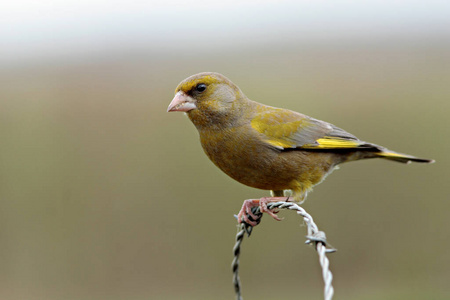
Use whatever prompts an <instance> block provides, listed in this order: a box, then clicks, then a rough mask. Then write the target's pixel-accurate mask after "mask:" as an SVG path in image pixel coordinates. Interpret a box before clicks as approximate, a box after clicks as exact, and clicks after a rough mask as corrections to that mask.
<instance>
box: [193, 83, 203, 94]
mask: <svg viewBox="0 0 450 300" xmlns="http://www.w3.org/2000/svg"><path fill="white" fill-rule="evenodd" d="M195 90H196V91H197V92H200V93H202V92H204V91H205V90H206V84H204V83H199V84H197V86H196V87H195Z"/></svg>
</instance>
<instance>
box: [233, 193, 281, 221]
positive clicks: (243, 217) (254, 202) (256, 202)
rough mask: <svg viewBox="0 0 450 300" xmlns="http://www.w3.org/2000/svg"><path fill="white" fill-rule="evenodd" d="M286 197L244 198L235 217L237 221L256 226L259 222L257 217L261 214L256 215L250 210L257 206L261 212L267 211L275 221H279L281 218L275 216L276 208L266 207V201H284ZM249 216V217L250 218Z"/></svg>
mask: <svg viewBox="0 0 450 300" xmlns="http://www.w3.org/2000/svg"><path fill="white" fill-rule="evenodd" d="M285 200H286V197H263V198H261V199H248V200H245V201H244V203H243V204H242V208H241V210H240V211H239V214H238V215H237V219H238V222H239V223H242V222H245V223H247V224H249V225H251V226H256V225H258V224H259V218H261V216H257V215H255V214H254V213H253V212H252V208H253V207H258V206H259V210H260V211H261V213H267V214H268V215H270V216H271V217H272V218H274V219H275V220H277V221H281V219H280V218H279V217H278V216H277V213H278V212H279V211H278V210H276V209H269V208H268V207H267V203H269V202H277V201H285ZM250 218H251V219H250Z"/></svg>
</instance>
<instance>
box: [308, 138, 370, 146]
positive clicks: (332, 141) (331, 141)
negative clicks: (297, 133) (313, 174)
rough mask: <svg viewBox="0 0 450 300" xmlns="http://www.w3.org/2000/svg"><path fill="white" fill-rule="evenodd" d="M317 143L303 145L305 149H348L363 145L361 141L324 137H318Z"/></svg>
mask: <svg viewBox="0 0 450 300" xmlns="http://www.w3.org/2000/svg"><path fill="white" fill-rule="evenodd" d="M316 142H317V144H308V145H303V146H302V148H304V149H348V148H356V147H358V146H360V145H361V141H358V140H347V139H340V138H332V137H324V138H320V139H317V141H316Z"/></svg>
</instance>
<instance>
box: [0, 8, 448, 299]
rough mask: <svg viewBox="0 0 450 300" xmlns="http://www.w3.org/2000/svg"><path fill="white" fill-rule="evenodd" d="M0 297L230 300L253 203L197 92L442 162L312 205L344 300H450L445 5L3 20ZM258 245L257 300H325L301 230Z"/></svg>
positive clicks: (357, 182)
mask: <svg viewBox="0 0 450 300" xmlns="http://www.w3.org/2000/svg"><path fill="white" fill-rule="evenodd" d="M0 6H1V7H0V40H1V41H0V43H1V44H0V137H1V141H2V143H1V146H0V298H1V299H51V300H52V299H68V300H72V299H87V300H90V299H112V300H115V299H137V300H139V299H233V298H234V292H233V288H232V284H231V270H230V264H231V261H232V251H231V250H232V247H233V245H234V238H235V234H236V221H235V219H234V218H233V214H235V213H237V212H238V211H239V209H240V207H241V204H242V201H243V200H244V199H248V198H257V197H262V196H265V195H267V192H266V191H260V190H255V189H252V188H249V187H246V186H243V185H241V184H239V183H237V182H234V181H233V180H232V179H230V178H228V177H227V176H226V175H225V174H223V173H222V172H221V171H220V170H218V169H217V168H216V167H215V166H214V165H213V164H212V163H211V162H210V161H209V160H208V159H207V157H206V156H205V155H204V154H203V151H202V149H201V147H200V144H199V142H198V135H197V132H196V130H195V128H194V126H193V125H192V124H191V123H190V122H189V120H188V119H187V118H186V117H185V116H183V115H182V114H176V113H170V114H168V113H166V109H167V106H168V104H169V102H170V101H171V99H172V97H173V91H174V89H175V87H176V86H177V85H178V83H179V82H180V81H181V80H182V79H184V78H185V77H187V76H189V75H192V74H195V73H198V72H201V71H215V72H220V73H223V74H224V75H226V76H228V77H229V78H230V79H231V80H232V81H234V82H235V83H236V84H237V85H239V86H240V88H241V89H242V90H243V91H244V93H245V94H246V95H247V96H248V97H249V98H251V99H253V100H256V101H259V102H262V103H265V104H268V105H273V106H279V107H285V108H289V109H292V110H296V111H299V112H302V113H304V114H308V115H310V116H313V117H315V118H318V119H322V120H326V121H328V122H331V123H334V124H335V125H337V126H339V127H342V128H344V129H346V130H348V131H349V132H351V133H353V134H355V135H356V136H358V137H360V138H361V139H363V140H366V141H370V142H373V143H377V144H381V145H384V146H386V147H389V148H390V149H392V150H396V151H399V152H404V153H409V154H412V155H417V156H420V157H424V158H433V159H436V161H437V162H436V163H435V164H433V165H420V164H412V165H402V164H397V163H394V162H389V161H385V160H370V161H362V162H357V163H351V164H347V165H343V166H342V167H341V169H340V170H338V171H336V172H334V173H333V174H332V175H331V176H330V177H328V178H327V180H326V181H325V182H324V183H323V184H321V185H319V186H317V187H316V188H315V191H314V192H313V193H312V194H310V195H309V197H308V200H307V202H306V203H305V204H304V207H305V209H307V211H308V212H310V213H311V214H312V215H313V216H314V218H315V221H316V222H317V224H318V225H319V227H320V228H321V229H322V230H324V231H325V232H326V233H327V236H328V240H329V241H330V242H331V244H332V245H333V246H335V247H336V248H338V252H337V253H335V254H332V255H330V256H329V257H330V260H331V270H332V272H333V274H334V286H335V290H336V296H335V299H449V298H450V287H449V285H448V282H449V278H450V271H449V268H450V255H449V254H448V249H449V248H450V233H449V229H450V226H449V218H448V211H449V209H450V202H449V200H450V199H449V196H450V187H449V177H450V176H449V175H450V174H449V164H450V159H449V157H448V155H449V154H448V153H449V150H450V144H449V140H448V139H449V138H450V130H449V126H450V120H449V117H448V113H449V112H450V101H449V100H450V18H449V15H450V4H449V3H448V1H426V2H425V1H398V2H395V3H393V2H392V1H375V0H373V1H364V2H361V1H320V2H319V1H316V2H313V1H249V2H246V3H241V2H240V1H227V2H221V3H217V4H214V3H211V1H208V2H206V1H171V0H168V1H150V2H147V3H141V2H138V1H127V2H125V1H101V0H91V1H86V0H83V1H74V0H68V1H48V0H44V1H38V2H36V1H25V0H18V1H14V3H13V2H9V3H3V4H1V5H0ZM281 216H283V217H284V221H283V222H275V221H273V220H272V219H270V218H268V217H265V218H264V219H263V222H262V224H261V225H260V226H258V227H257V228H255V230H254V233H253V235H252V237H251V238H250V239H248V240H245V242H244V244H243V249H242V256H241V270H242V271H241V280H242V284H243V292H244V298H245V299H321V298H322V287H323V282H322V278H321V273H320V267H319V264H318V260H317V255H316V253H315V252H314V250H313V249H312V248H311V247H309V246H306V245H304V241H305V235H306V227H304V226H303V225H302V221H301V220H300V218H299V217H298V216H296V215H295V214H294V213H292V212H282V213H281Z"/></svg>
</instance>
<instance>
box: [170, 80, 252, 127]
mask: <svg viewBox="0 0 450 300" xmlns="http://www.w3.org/2000/svg"><path fill="white" fill-rule="evenodd" d="M244 99H245V96H244V94H243V93H242V92H241V90H240V89H239V88H238V87H237V86H236V85H235V84H234V83H232V82H231V80H229V79H228V78H226V77H225V76H223V75H222V74H219V73H212V72H206V73H199V74H195V75H192V76H190V77H188V78H186V79H185V80H183V81H182V82H181V83H180V84H179V85H178V86H177V88H176V89H175V97H174V98H173V100H172V102H171V103H170V105H169V107H168V109H167V111H168V112H171V111H181V112H186V113H187V115H188V116H189V118H190V119H191V121H192V122H193V123H194V125H195V126H196V127H197V128H200V127H204V126H210V125H225V124H224V123H229V122H231V118H234V117H237V114H236V112H237V111H239V106H240V102H242V101H243V100H244ZM241 100H242V101H241Z"/></svg>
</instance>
